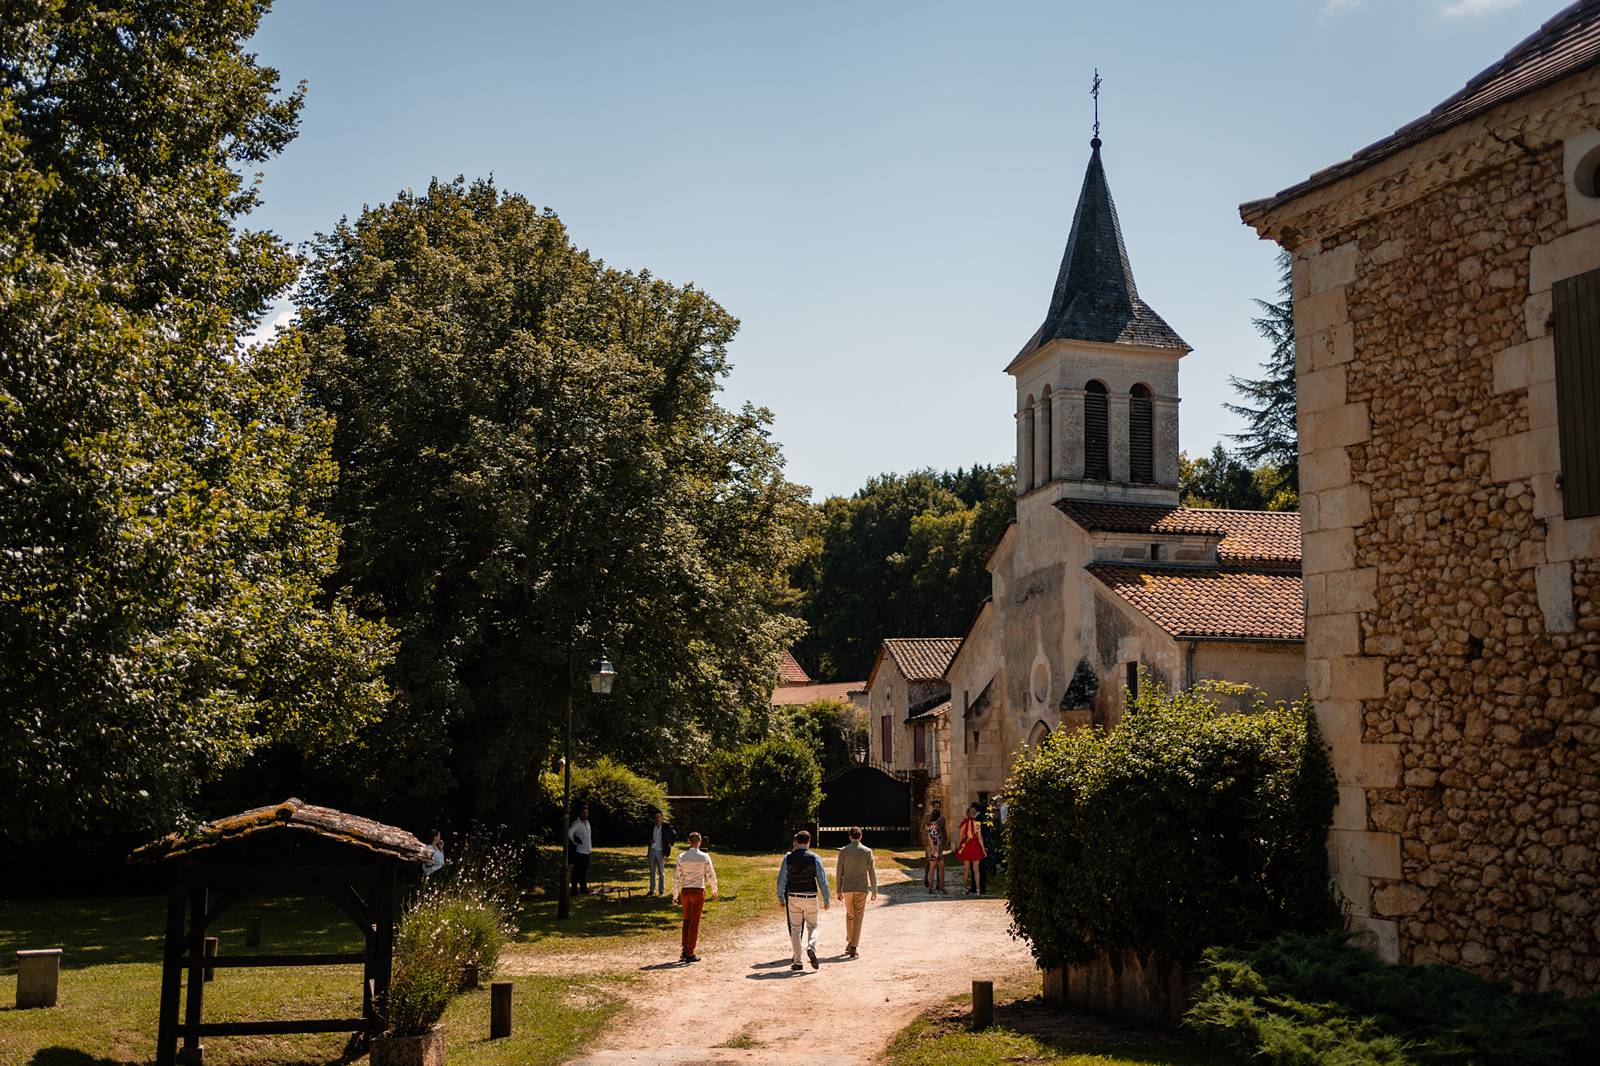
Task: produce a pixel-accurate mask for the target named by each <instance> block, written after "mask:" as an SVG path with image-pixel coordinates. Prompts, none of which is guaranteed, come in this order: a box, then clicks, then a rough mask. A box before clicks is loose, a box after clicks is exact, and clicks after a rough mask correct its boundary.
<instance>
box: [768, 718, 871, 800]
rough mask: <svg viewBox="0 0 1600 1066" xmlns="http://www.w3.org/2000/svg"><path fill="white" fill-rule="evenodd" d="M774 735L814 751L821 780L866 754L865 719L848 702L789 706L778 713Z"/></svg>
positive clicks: (848, 767)
mask: <svg viewBox="0 0 1600 1066" xmlns="http://www.w3.org/2000/svg"><path fill="white" fill-rule="evenodd" d="M777 734H778V735H779V736H786V737H790V738H792V739H794V740H798V741H799V742H800V743H802V744H804V745H805V746H806V747H808V748H810V749H811V750H812V751H814V752H816V753H817V758H818V761H819V762H821V764H822V777H823V780H829V779H831V778H833V777H836V776H837V775H839V774H842V773H844V772H845V771H846V770H848V769H850V768H851V767H852V766H854V765H856V753H857V752H862V751H865V750H866V749H867V741H868V736H867V720H866V716H865V715H864V714H862V712H861V709H860V708H858V707H856V706H854V705H853V704H851V703H850V702H849V701H847V700H812V701H811V702H810V703H803V704H800V705H798V706H794V707H788V708H786V709H785V710H784V711H783V712H780V716H779V719H778V723H777Z"/></svg>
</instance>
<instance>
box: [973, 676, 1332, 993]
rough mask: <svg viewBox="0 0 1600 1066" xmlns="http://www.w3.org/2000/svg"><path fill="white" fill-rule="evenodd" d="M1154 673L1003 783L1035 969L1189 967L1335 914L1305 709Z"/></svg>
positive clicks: (1014, 907) (1325, 820)
mask: <svg viewBox="0 0 1600 1066" xmlns="http://www.w3.org/2000/svg"><path fill="white" fill-rule="evenodd" d="M1240 688H1241V686H1225V685H1221V684H1217V683H1210V684H1203V685H1201V686H1197V687H1196V688H1194V689H1191V690H1189V691H1187V692H1181V693H1177V694H1175V695H1168V694H1167V693H1166V692H1165V691H1164V690H1163V689H1162V688H1161V687H1160V686H1159V685H1157V684H1155V683H1154V682H1153V681H1152V680H1151V679H1150V678H1149V677H1148V676H1145V677H1143V678H1142V679H1141V683H1140V686H1139V689H1140V695H1139V697H1138V699H1137V700H1136V701H1135V703H1134V705H1133V706H1132V707H1130V708H1129V709H1128V711H1127V712H1126V713H1125V714H1124V715H1123V718H1122V721H1121V722H1120V723H1119V724H1118V725H1117V726H1116V728H1114V729H1111V730H1105V729H1099V728H1094V729H1084V730H1078V731H1076V732H1072V733H1064V732H1062V733H1056V734H1053V735H1051V736H1050V737H1047V738H1046V739H1045V740H1044V741H1043V742H1042V743H1041V744H1039V745H1038V747H1037V748H1035V749H1033V750H1032V751H1031V752H1024V753H1023V754H1022V755H1021V756H1019V758H1018V760H1017V763H1016V766H1015V767H1014V769H1013V776H1012V780H1011V781H1010V782H1009V783H1008V784H1007V786H1006V798H1007V800H1008V801H1009V803H1010V820H1009V821H1008V822H1007V823H1006V840H1005V848H1006V854H1007V856H1008V857H1009V858H1010V867H1009V872H1010V880H1009V886H1008V893H1009V896H1010V910H1011V915H1012V919H1013V921H1014V923H1015V926H1016V929H1017V930H1018V931H1019V932H1020V933H1021V934H1022V935H1023V936H1025V937H1027V939H1028V941H1029V942H1030V945H1031V947H1032V949H1033V953H1034V955H1035V957H1037V958H1038V960H1039V962H1040V963H1041V964H1042V965H1046V966H1054V965H1059V964H1061V963H1063V962H1069V961H1087V960H1088V959H1090V958H1092V957H1094V956H1095V955H1096V954H1097V953H1098V952H1102V951H1104V952H1107V953H1109V954H1112V955H1116V954H1117V953H1119V952H1121V951H1123V950H1131V951H1134V952H1136V953H1138V954H1140V955H1141V956H1147V955H1148V954H1149V953H1152V952H1153V953H1155V955H1156V956H1157V957H1159V958H1164V959H1167V960H1170V961H1173V962H1179V963H1192V962H1194V961H1196V960H1197V959H1198V958H1199V957H1200V953H1201V951H1203V950H1204V949H1205V948H1206V947H1209V946H1211V945H1215V944H1241V943H1250V942H1256V941H1259V940H1262V939H1265V938H1267V937H1270V936H1273V935H1276V934H1278V933H1282V932H1289V931H1320V930H1324V929H1328V928H1331V927H1332V926H1333V925H1334V924H1335V923H1336V921H1337V919H1338V913H1337V909H1336V907H1335V905H1334V902H1333V900H1332V897H1331V894H1330V892H1329V888H1328V865H1327V852H1326V849H1325V839H1326V837H1327V832H1328V826H1329V824H1330V822H1331V821H1332V815H1333V805H1334V801H1335V798H1336V795H1337V793H1336V791H1335V785H1334V777H1333V770H1332V767H1331V765H1330V763H1329V760H1328V755H1327V750H1326V748H1325V746H1324V745H1323V743H1322V740H1321V737H1320V736H1319V734H1318V733H1317V729H1316V723H1315V719H1314V718H1313V717H1312V715H1311V713H1310V711H1309V709H1308V708H1307V707H1306V706H1305V705H1304V704H1303V703H1294V704H1283V703H1278V704H1271V705H1269V704H1267V703H1266V702H1265V701H1264V700H1262V699H1261V698H1260V697H1259V696H1257V698H1256V700H1255V703H1254V705H1253V708H1252V709H1251V710H1249V711H1246V712H1240V713H1232V712H1227V711H1225V710H1223V708H1222V707H1221V706H1220V705H1219V699H1218V698H1219V696H1225V697H1236V696H1238V695H1239V690H1240Z"/></svg>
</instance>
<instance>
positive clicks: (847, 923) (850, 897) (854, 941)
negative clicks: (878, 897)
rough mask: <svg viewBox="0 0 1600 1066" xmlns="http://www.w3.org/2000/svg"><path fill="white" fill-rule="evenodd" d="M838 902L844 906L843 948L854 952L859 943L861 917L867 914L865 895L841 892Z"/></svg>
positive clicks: (862, 893)
mask: <svg viewBox="0 0 1600 1066" xmlns="http://www.w3.org/2000/svg"><path fill="white" fill-rule="evenodd" d="M839 900H840V902H842V903H843V904H844V946H845V947H846V948H847V949H848V950H850V951H854V950H855V949H856V946H857V945H858V944H860V943H861V916H862V915H864V914H866V912H867V894H866V893H865V892H841V893H839Z"/></svg>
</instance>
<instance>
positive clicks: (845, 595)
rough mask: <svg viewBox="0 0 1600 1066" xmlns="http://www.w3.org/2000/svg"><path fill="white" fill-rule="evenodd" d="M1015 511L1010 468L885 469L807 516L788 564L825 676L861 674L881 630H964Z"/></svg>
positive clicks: (808, 648)
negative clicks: (797, 552) (800, 543)
mask: <svg viewBox="0 0 1600 1066" xmlns="http://www.w3.org/2000/svg"><path fill="white" fill-rule="evenodd" d="M1015 513H1016V501H1015V497H1014V494H1013V491H1012V476H1011V471H1010V468H1009V467H1005V466H997V467H988V466H974V467H972V468H971V469H963V470H957V471H955V472H953V473H951V472H945V473H936V472H934V471H931V470H921V471H917V472H914V473H911V474H903V475H902V474H885V475H882V476H880V477H875V478H873V479H871V480H870V481H868V482H867V484H866V486H865V487H863V488H862V489H861V490H860V491H859V492H857V493H856V494H855V495H853V496H850V497H839V496H836V497H832V498H830V499H828V500H825V501H823V502H822V503H820V504H818V505H816V506H815V507H813V509H812V513H811V514H810V515H809V516H808V517H807V519H806V520H805V521H806V524H805V528H804V538H805V544H806V551H805V553H804V555H803V556H802V557H801V559H800V561H799V563H798V564H797V565H796V566H795V568H794V569H793V570H792V571H791V581H792V582H793V584H794V586H795V588H796V589H797V590H798V593H799V600H800V605H801V611H802V615H803V617H804V618H805V621H806V623H807V626H808V630H807V635H806V637H805V639H804V640H802V641H801V642H800V644H799V647H798V649H797V651H798V654H799V655H800V656H801V657H802V659H803V660H804V661H806V662H809V663H814V664H816V665H817V667H818V671H819V676H824V677H846V678H851V677H864V676H866V672H867V670H868V668H869V667H870V666H871V664H872V657H873V654H874V653H875V652H876V651H877V648H878V642H879V641H880V640H881V639H883V638H884V637H890V636H903V635H921V636H930V635H932V636H953V635H959V634H961V633H964V632H966V628H967V625H968V624H969V623H970V622H971V621H972V615H973V613H974V612H975V611H976V610H977V609H978V606H979V605H980V604H982V602H983V600H984V598H985V597H986V596H988V595H989V574H988V571H987V570H986V569H985V567H984V564H985V562H986V561H987V560H988V557H989V553H990V552H991V551H992V550H993V549H994V545H995V543H996V542H997V541H998V540H999V538H1000V534H1001V533H1003V532H1004V531H1005V527H1006V524H1007V523H1009V522H1010V521H1011V519H1012V517H1013V516H1014V515H1015Z"/></svg>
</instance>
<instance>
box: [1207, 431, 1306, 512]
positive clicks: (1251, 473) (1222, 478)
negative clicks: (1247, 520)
mask: <svg viewBox="0 0 1600 1066" xmlns="http://www.w3.org/2000/svg"><path fill="white" fill-rule="evenodd" d="M1178 492H1179V494H1180V496H1181V497H1182V500H1183V505H1184V506H1185V507H1223V508H1228V509H1230V510H1239V511H1297V510H1299V509H1300V496H1299V494H1298V493H1297V492H1296V491H1295V490H1294V488H1292V487H1291V486H1290V485H1289V483H1288V478H1287V477H1286V476H1285V475H1284V474H1283V472H1282V471H1280V470H1279V469H1278V468H1277V467H1274V466H1272V465H1270V464H1264V465H1262V466H1258V467H1256V468H1255V469H1253V470H1252V469H1251V468H1250V467H1249V466H1247V465H1246V464H1245V463H1243V462H1242V461H1241V460H1240V458H1239V456H1238V455H1237V454H1236V453H1233V452H1229V451H1228V450H1227V449H1226V448H1224V447H1223V446H1222V445H1220V444H1218V445H1217V446H1216V447H1214V448H1212V449H1211V454H1210V455H1203V456H1201V457H1200V458H1198V459H1190V458H1189V456H1188V455H1187V454H1182V455H1179V456H1178Z"/></svg>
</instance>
